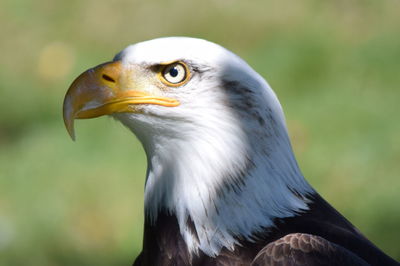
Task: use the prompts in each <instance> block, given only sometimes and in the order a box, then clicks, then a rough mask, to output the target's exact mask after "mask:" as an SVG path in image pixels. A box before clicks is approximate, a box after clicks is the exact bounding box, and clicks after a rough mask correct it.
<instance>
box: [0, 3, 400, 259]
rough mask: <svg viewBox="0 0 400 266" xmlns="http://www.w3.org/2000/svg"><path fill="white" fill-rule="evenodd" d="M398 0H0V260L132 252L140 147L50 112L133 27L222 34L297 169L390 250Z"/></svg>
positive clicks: (108, 130) (398, 212)
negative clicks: (279, 109) (274, 118)
mask: <svg viewBox="0 0 400 266" xmlns="http://www.w3.org/2000/svg"><path fill="white" fill-rule="evenodd" d="M399 10H400V2H399V1H397V0H380V1H372V0H350V1H349V0H336V1H317V0H302V1H288V0H281V1H264V0H254V1H239V0H232V1H228V0H213V1H211V0H206V1H192V2H190V1H185V0H171V1H161V0H160V1H133V0H114V1H97V0H88V1H78V0H71V1H54V0H36V1H33V0H2V1H1V2H0V25H1V26H0V34H1V35H0V36H1V41H0V50H1V52H2V53H1V63H0V265H42V266H46V265H129V264H130V263H131V262H132V261H133V259H134V257H135V256H136V254H137V253H138V252H139V251H140V248H141V240H142V220H143V216H142V211H143V207H142V206H143V192H142V191H143V182H144V175H145V169H146V161H145V156H144V153H143V150H142V148H141V146H140V144H139V143H138V141H137V140H136V139H135V138H134V137H133V136H132V134H131V133H130V132H128V131H127V130H126V129H124V128H123V127H122V126H121V125H119V124H118V123H117V122H115V121H113V120H111V119H109V118H105V117H104V118H99V119H94V120H87V121H78V122H77V123H76V131H77V132H76V133H77V142H75V143H74V142H72V141H71V140H70V139H69V137H68V135H67V133H66V131H65V129H64V125H63V122H62V117H61V105H62V100H63V96H64V93H65V92H66V89H67V88H68V86H69V84H70V83H71V81H72V80H73V79H74V78H75V77H76V76H77V75H78V74H79V73H81V72H82V71H83V70H85V69H87V68H89V67H92V66H94V65H97V64H99V63H102V62H104V61H107V60H110V59H111V58H112V57H113V56H114V54H115V53H117V52H118V51H119V50H121V49H122V48H124V47H125V46H127V45H128V44H131V43H135V42H138V41H141V40H146V39H151V38H154V37H159V36H170V35H187V36H194V37H201V38H206V39H209V40H212V41H214V42H217V43H220V44H221V45H223V46H225V47H227V48H229V49H231V50H233V51H234V52H236V53H237V54H239V55H241V56H242V57H243V58H244V59H246V60H247V61H248V62H249V63H250V65H252V66H253V67H254V68H255V69H256V70H257V71H258V72H260V73H261V74H262V75H263V76H264V77H266V78H267V79H268V81H269V83H270V84H271V85H272V87H273V88H274V89H275V91H276V92H277V94H278V96H279V98H280V100H281V103H282V105H283V107H284V109H285V111H286V116H287V120H288V125H289V130H290V134H291V138H292V140H293V143H294V148H295V152H296V155H297V158H298V160H299V164H300V166H301V168H302V170H303V173H304V175H305V176H306V177H307V179H308V180H309V181H310V183H311V184H312V185H313V186H314V187H315V188H316V189H317V190H318V191H319V192H320V193H321V194H322V195H323V196H324V197H325V198H326V199H327V200H328V201H329V202H331V203H332V204H333V205H334V206H335V207H336V208H337V209H339V210H340V211H341V212H342V213H343V214H344V215H345V216H346V217H348V218H349V219H350V220H351V221H352V222H353V223H354V224H355V225H356V226H357V227H358V228H359V229H360V230H361V231H363V232H364V233H365V235H366V236H367V237H369V238H370V239H371V240H372V241H373V242H375V243H376V244H377V245H378V246H379V247H381V248H382V249H383V250H384V251H385V252H387V253H389V254H390V255H391V256H393V257H395V258H396V259H400V245H399V244H398V239H399V238H400V228H399V224H400V195H399V189H400V180H399V172H400V164H399V161H400V138H399V135H400V123H399V115H400V107H399V100H400V90H399V84H400V73H399V72H400V71H399V67H400V63H399V61H400V27H399V25H400V16H399V15H398V14H399Z"/></svg>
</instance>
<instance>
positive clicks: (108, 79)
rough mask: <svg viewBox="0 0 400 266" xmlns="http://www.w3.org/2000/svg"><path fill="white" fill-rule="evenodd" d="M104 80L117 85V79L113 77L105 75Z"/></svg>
mask: <svg viewBox="0 0 400 266" xmlns="http://www.w3.org/2000/svg"><path fill="white" fill-rule="evenodd" d="M102 77H103V79H105V80H107V81H110V82H114V83H115V79H113V78H112V77H110V76H109V75H106V74H103V76H102Z"/></svg>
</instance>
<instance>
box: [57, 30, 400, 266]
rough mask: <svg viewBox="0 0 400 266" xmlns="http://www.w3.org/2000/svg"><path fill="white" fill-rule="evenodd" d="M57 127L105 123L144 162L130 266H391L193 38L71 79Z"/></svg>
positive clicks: (231, 65)
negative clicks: (139, 246) (131, 137)
mask: <svg viewBox="0 0 400 266" xmlns="http://www.w3.org/2000/svg"><path fill="white" fill-rule="evenodd" d="M63 111H64V121H65V125H66V128H67V130H68V132H69V134H70V135H71V137H72V138H74V119H83V118H93V117H98V116H102V115H110V116H112V117H114V118H115V119H117V120H119V121H121V122H122V123H123V124H124V125H125V126H126V127H128V128H129V129H130V130H131V131H132V132H133V133H134V134H135V135H136V136H137V138H138V139H139V140H140V141H141V143H142V145H143V147H144V150H145V152H146V155H147V160H148V169H147V176H146V184H145V194H144V195H145V196H144V197H145V227H144V240H143V250H142V252H141V253H140V255H139V256H138V258H137V259H136V260H135V262H134V265H151V266H155V265H161V266H164V265H171V266H172V265H253V266H256V265H257V266H259V265H399V264H398V263H397V262H396V261H395V260H393V259H392V258H390V257H389V256H387V255H385V254H384V253H383V252H382V251H381V250H380V249H379V248H377V247H376V246H375V245H374V244H372V243H371V242H370V241H369V240H368V239H367V238H366V237H364V236H363V235H362V234H361V233H360V232H359V231H358V230H357V229H356V228H355V227H354V226H353V225H352V224H351V223H350V222H349V221H348V220H346V219H345V218H344V217H343V216H342V215H341V214H340V213H338V212H337V211H336V210H335V209H334V208H333V207H331V205H329V204H328V203H327V202H326V201H325V200H324V199H323V198H322V197H321V196H320V195H319V194H318V193H317V192H316V191H315V190H314V189H313V188H312V187H311V186H310V184H309V183H308V182H307V181H306V180H305V178H304V177H303V175H302V173H301V171H300V169H299V167H298V164H297V162H296V159H295V156H294V154H293V151H292V148H291V143H290V140H289V137H288V132H287V128H286V122H285V118H284V114H283V111H282V108H281V105H280V103H279V101H278V99H277V97H276V95H275V93H274V92H273V90H272V89H271V88H270V86H269V85H268V83H267V82H266V81H265V80H264V79H263V78H262V77H261V76H260V75H259V74H258V73H256V72H255V71H254V70H253V69H252V68H251V67H250V66H249V65H248V64H247V63H246V62H244V61H243V60H242V59H241V58H240V57H238V56H237V55H235V54H234V53H232V52H230V51H228V50H227V49H225V48H223V47H221V46H219V45H217V44H215V43H212V42H209V41H206V40H202V39H195V38H188V37H168V38H159V39H154V40H150V41H145V42H141V43H137V44H135V45H131V46H128V47H127V48H125V49H124V50H123V51H121V52H120V53H118V54H117V55H116V56H115V57H114V59H113V60H112V61H111V62H107V63H104V64H101V65H99V66H96V67H94V68H91V69H89V70H87V71H86V72H84V73H83V74H81V75H80V76H79V77H78V78H77V79H76V80H75V81H74V82H73V83H72V85H71V87H70V88H69V90H68V92H67V94H66V96H65V99H64V108H63Z"/></svg>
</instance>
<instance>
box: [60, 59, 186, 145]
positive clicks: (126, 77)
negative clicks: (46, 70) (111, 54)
mask: <svg viewBox="0 0 400 266" xmlns="http://www.w3.org/2000/svg"><path fill="white" fill-rule="evenodd" d="M133 71H134V70H132V69H128V68H124V66H123V65H122V63H121V62H120V61H115V62H109V63H105V64H101V65H99V66H97V67H94V68H91V69H89V70H87V71H85V72H84V73H82V74H81V75H80V76H79V77H78V78H76V79H75V80H74V82H73V83H72V84H71V86H70V87H69V89H68V91H67V94H66V95H65V98H64V105H63V116H64V123H65V127H66V128H67V131H68V133H69V135H70V136H71V138H72V139H73V140H74V139H75V133H74V120H75V119H85V118H94V117H98V116H102V115H109V114H113V113H125V112H133V113H134V112H135V105H137V104H157V105H162V106H169V107H173V106H178V105H179V101H177V100H175V99H172V98H166V97H159V96H155V95H151V94H149V93H147V92H145V91H144V90H143V89H139V87H143V86H138V83H139V82H137V83H136V82H135V80H134V79H133V78H132V77H134V76H135V75H134V73H133Z"/></svg>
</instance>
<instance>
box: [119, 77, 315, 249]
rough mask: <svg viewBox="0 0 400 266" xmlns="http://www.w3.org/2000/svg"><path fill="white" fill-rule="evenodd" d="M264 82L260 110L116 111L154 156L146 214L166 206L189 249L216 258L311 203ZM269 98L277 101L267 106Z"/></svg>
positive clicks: (277, 108)
mask: <svg viewBox="0 0 400 266" xmlns="http://www.w3.org/2000/svg"><path fill="white" fill-rule="evenodd" d="M261 85H262V86H264V87H265V88H264V89H261V90H259V91H261V93H262V94H264V95H259V97H256V98H260V99H261V100H260V101H259V103H258V102H257V100H255V99H252V104H253V105H254V106H253V107H254V109H251V108H250V109H249V108H247V109H245V110H246V111H245V110H244V108H240V106H239V108H237V107H238V106H236V108H231V107H229V106H224V108H221V107H219V108H218V105H215V106H216V107H215V108H212V107H210V106H208V108H207V112H204V111H199V110H196V108H195V107H193V106H192V108H191V109H190V110H189V109H187V110H185V112H186V113H187V112H189V114H187V115H188V117H192V118H193V120H192V121H190V122H188V121H182V122H181V123H177V121H176V120H170V121H169V120H168V119H166V118H165V117H163V118H160V117H157V116H151V115H150V116H149V115H148V114H134V115H131V116H122V115H121V116H120V117H118V118H119V119H120V120H122V122H123V123H124V124H126V125H127V126H128V127H130V128H131V129H132V130H133V131H134V132H135V134H136V135H137V136H138V138H139V139H140V140H141V141H142V143H143V146H144V148H145V150H146V153H147V156H148V173H147V181H146V188H145V211H146V215H147V217H148V219H150V220H151V221H152V222H154V221H155V220H156V219H157V215H158V213H159V212H160V211H161V210H163V211H167V212H169V213H171V214H174V215H176V217H177V219H178V223H179V227H180V231H181V234H182V236H183V238H184V240H185V241H186V244H187V245H188V248H189V250H190V251H191V252H194V253H196V252H197V251H198V250H199V249H200V250H202V251H203V252H204V253H206V254H208V255H210V256H215V255H218V254H219V252H220V250H221V248H223V247H226V248H227V249H230V250H232V249H234V246H235V244H237V239H238V238H240V239H246V240H250V241H251V240H252V237H253V236H254V234H255V233H257V232H260V231H262V230H264V229H265V228H268V227H270V226H273V219H274V218H284V217H290V216H293V215H295V212H298V211H301V210H306V209H307V199H306V198H305V197H304V196H305V195H306V194H307V193H311V192H312V188H311V187H310V186H309V185H308V183H307V182H306V181H305V179H304V178H303V176H302V174H301V172H300V170H299V168H298V166H297V163H296V160H295V158H294V155H293V152H292V149H291V145H290V141H289V138H288V135H287V130H286V126H285V121H284V117H283V113H282V110H281V107H280V105H279V102H278V100H277V99H276V97H275V95H274V93H273V92H272V90H271V89H270V88H269V87H268V85H267V84H266V83H263V84H261ZM228 86H229V84H228ZM259 86H260V85H259ZM267 94H268V95H267ZM265 99H270V101H271V102H270V103H268V107H265ZM221 102H223V101H222V100H221ZM242 104H243V103H242ZM177 109H178V108H177ZM237 110H241V111H237ZM249 110H250V111H249ZM251 110H253V111H254V110H257V112H252V111H251ZM181 111H182V110H180V111H179V112H181ZM177 112H178V111H177ZM190 112H192V114H190ZM237 112H239V113H237ZM254 116H256V118H255V117H254ZM132 120H134V121H132ZM161 120H162V121H161ZM154 124H158V125H162V126H160V127H154ZM294 191H295V192H294ZM189 218H190V219H191V220H192V221H193V224H194V226H195V228H196V231H197V236H198V238H197V237H195V236H194V235H193V231H192V230H191V229H190V228H189V226H188V219H189Z"/></svg>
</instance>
